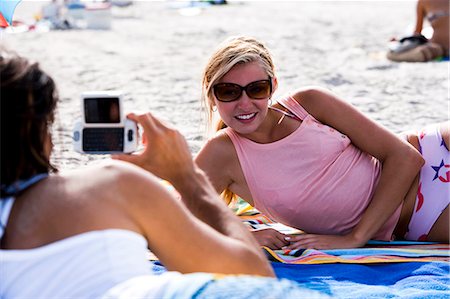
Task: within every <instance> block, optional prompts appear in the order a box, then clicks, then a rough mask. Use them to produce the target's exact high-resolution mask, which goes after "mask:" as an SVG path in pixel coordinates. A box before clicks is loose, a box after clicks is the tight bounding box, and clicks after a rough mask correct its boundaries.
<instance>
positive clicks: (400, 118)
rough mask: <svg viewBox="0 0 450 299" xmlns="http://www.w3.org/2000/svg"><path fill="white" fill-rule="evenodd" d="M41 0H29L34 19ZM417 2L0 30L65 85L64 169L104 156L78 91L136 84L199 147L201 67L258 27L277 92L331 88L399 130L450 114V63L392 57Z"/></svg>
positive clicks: (283, 6) (270, 8)
mask: <svg viewBox="0 0 450 299" xmlns="http://www.w3.org/2000/svg"><path fill="white" fill-rule="evenodd" d="M44 3H45V2H42V1H25V2H22V3H20V4H19V6H18V8H17V9H16V13H15V19H16V20H25V21H27V20H30V19H31V18H32V16H33V14H35V13H36V12H38V10H39V8H40V6H42V5H43V4H44ZM415 5H416V2H415V1H352V2H346V1H312V2H305V1H286V2H284V1H254V2H242V1H241V2H234V1H231V2H230V3H229V4H228V5H223V6H210V7H207V8H205V9H203V10H201V11H200V12H199V11H198V10H196V9H190V10H183V11H181V12H180V11H179V10H177V9H174V8H170V3H169V2H163V1H158V2H154V1H136V2H134V4H133V5H131V6H129V7H126V8H116V7H114V9H113V11H112V15H113V19H112V29H111V30H105V31H101V30H67V31H50V32H41V33H40V32H27V33H20V34H19V33H17V34H6V33H5V32H3V34H2V43H3V44H6V45H7V46H8V47H10V48H12V49H14V50H16V51H17V52H19V53H20V54H22V55H25V56H26V57H29V58H31V59H35V60H37V61H39V62H40V64H41V65H42V67H43V68H44V69H45V70H47V71H48V72H49V73H50V74H51V75H52V76H53V78H54V79H55V81H56V82H57V84H58V86H59V94H60V98H61V101H60V104H59V110H58V120H57V123H56V125H55V128H54V130H55V132H54V135H55V139H54V142H55V154H54V156H53V160H54V161H55V162H56V163H57V165H59V167H60V168H62V169H70V168H75V167H77V166H80V165H83V164H86V162H88V161H91V160H96V159H105V158H107V157H106V156H92V155H81V154H78V153H75V152H74V151H73V148H72V141H71V135H72V133H71V130H72V126H73V122H74V121H75V119H76V118H78V117H79V116H80V112H79V111H80V99H79V95H80V93H81V92H83V91H87V90H111V89H119V90H123V91H125V92H126V93H127V97H126V101H125V105H126V110H127V111H151V112H153V113H154V114H155V115H157V116H159V117H161V118H163V119H165V120H167V121H168V122H170V123H172V124H173V125H175V126H176V127H177V128H178V129H179V130H180V131H181V132H182V133H183V134H184V135H185V136H186V138H187V140H188V143H189V145H190V147H191V150H192V153H193V154H195V153H196V152H197V151H198V150H199V149H200V147H201V145H202V143H203V142H204V141H205V136H206V135H205V128H206V127H205V125H204V120H205V117H204V114H203V113H202V110H201V105H200V92H201V84H200V81H201V73H202V71H203V67H204V66H205V64H206V61H207V59H208V57H209V55H210V54H211V53H212V51H213V50H214V48H215V47H216V46H217V45H218V44H219V43H220V42H221V41H222V40H224V39H225V38H227V37H229V36H232V35H251V36H255V37H257V38H259V39H261V40H262V41H264V42H265V43H266V44H267V45H268V47H269V48H270V49H271V51H272V53H273V55H274V60H275V64H276V66H277V74H278V79H279V89H278V91H277V92H276V94H275V95H274V98H275V99H276V98H277V97H279V96H281V95H283V94H285V93H287V92H289V91H292V90H295V89H296V88H299V87H301V86H306V85H319V86H322V87H326V88H329V89H330V90H332V91H333V92H335V93H337V94H339V95H340V96H341V97H343V98H344V99H345V100H347V101H348V102H350V103H352V104H353V105H355V106H356V107H358V108H359V109H360V110H362V111H363V112H364V113H366V114H367V115H368V116H369V117H371V118H372V119H374V120H376V121H379V122H380V123H381V124H383V125H385V126H386V127H387V128H389V129H390V130H392V131H394V132H396V133H397V132H401V131H404V130H407V129H417V128H420V127H421V126H423V125H425V124H429V123H434V122H440V121H444V120H447V119H448V118H449V62H448V61H447V62H430V63H394V62H390V61H388V60H387V59H386V58H385V51H386V47H387V42H388V40H389V38H390V37H392V36H399V35H402V34H405V33H406V30H407V28H408V26H411V25H412V24H413V23H414V18H415Z"/></svg>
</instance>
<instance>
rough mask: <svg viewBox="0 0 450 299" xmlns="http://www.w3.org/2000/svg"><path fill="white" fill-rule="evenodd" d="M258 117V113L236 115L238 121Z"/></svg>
mask: <svg viewBox="0 0 450 299" xmlns="http://www.w3.org/2000/svg"><path fill="white" fill-rule="evenodd" d="M255 115H256V113H251V114H243V115H236V118H237V119H244V120H245V119H250V118H252V117H253V116H255Z"/></svg>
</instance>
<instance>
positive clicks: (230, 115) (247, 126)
mask: <svg viewBox="0 0 450 299" xmlns="http://www.w3.org/2000/svg"><path fill="white" fill-rule="evenodd" d="M268 78H269V76H268V75H267V73H266V72H265V70H264V69H263V68H262V67H261V65H260V64H259V63H258V62H256V61H254V62H248V63H244V64H237V65H235V66H234V67H233V68H232V69H231V70H230V71H229V72H228V73H226V74H225V76H223V77H222V78H221V79H220V80H219V81H218V82H217V83H234V84H238V85H240V86H242V87H244V86H247V85H248V84H249V83H252V82H255V81H260V80H267V79H268ZM272 92H273V91H272ZM270 96H271V95H270ZM270 96H268V97H267V98H264V99H252V98H250V97H249V96H248V95H247V93H246V92H245V91H242V94H241V96H240V97H239V98H238V99H237V100H235V101H232V102H221V101H219V100H217V98H216V97H215V96H214V103H215V105H216V106H217V111H218V112H219V114H220V117H221V119H222V120H223V122H224V123H225V124H226V125H227V126H229V127H230V128H232V129H233V130H235V131H236V132H238V133H240V134H241V135H247V134H251V133H253V132H255V131H256V130H257V129H258V128H259V127H260V125H261V124H262V123H263V121H264V119H265V117H266V115H267V110H268V108H267V107H268V101H269V98H270Z"/></svg>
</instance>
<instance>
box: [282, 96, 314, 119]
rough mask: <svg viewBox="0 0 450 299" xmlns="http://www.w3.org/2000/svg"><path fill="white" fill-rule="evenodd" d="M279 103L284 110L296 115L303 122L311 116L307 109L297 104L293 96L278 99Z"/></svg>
mask: <svg viewBox="0 0 450 299" xmlns="http://www.w3.org/2000/svg"><path fill="white" fill-rule="evenodd" d="M277 102H278V103H279V104H280V105H281V106H283V107H284V108H286V109H288V110H289V111H291V112H292V113H294V114H295V115H296V116H297V117H298V118H300V119H301V120H304V119H305V118H306V117H307V116H308V115H309V113H308V111H306V110H305V108H303V106H302V105H300V103H299V102H297V100H296V99H294V97H293V96H292V95H288V96H284V97H282V98H280V99H278V100H277Z"/></svg>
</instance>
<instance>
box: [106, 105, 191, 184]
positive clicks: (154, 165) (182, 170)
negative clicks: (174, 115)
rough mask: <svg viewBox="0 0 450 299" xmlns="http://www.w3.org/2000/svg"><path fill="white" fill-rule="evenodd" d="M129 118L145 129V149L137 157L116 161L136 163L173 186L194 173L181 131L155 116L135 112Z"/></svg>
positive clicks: (125, 157) (121, 156)
mask: <svg viewBox="0 0 450 299" xmlns="http://www.w3.org/2000/svg"><path fill="white" fill-rule="evenodd" d="M127 117H128V118H129V119H131V120H133V121H135V122H137V123H138V124H140V125H141V126H142V127H143V129H144V133H143V138H142V139H143V144H144V146H145V148H144V150H143V151H141V152H139V153H136V154H133V155H115V156H113V159H118V160H122V161H127V162H130V163H133V164H135V165H137V166H140V167H142V168H143V169H145V170H147V171H149V172H151V173H153V174H155V175H157V176H159V177H160V178H162V179H165V180H168V181H170V182H172V183H174V182H177V181H178V180H182V179H183V178H187V177H189V176H190V175H192V174H193V173H194V171H195V167H194V163H193V161H192V155H191V153H190V151H189V148H188V145H187V142H186V140H185V139H184V137H183V135H181V133H180V132H179V131H178V130H176V129H175V128H172V127H171V126H169V125H167V124H164V123H163V122H162V121H160V120H159V119H157V118H156V117H154V116H153V115H152V114H151V113H146V114H140V115H136V114H134V113H131V114H129V115H127Z"/></svg>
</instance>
